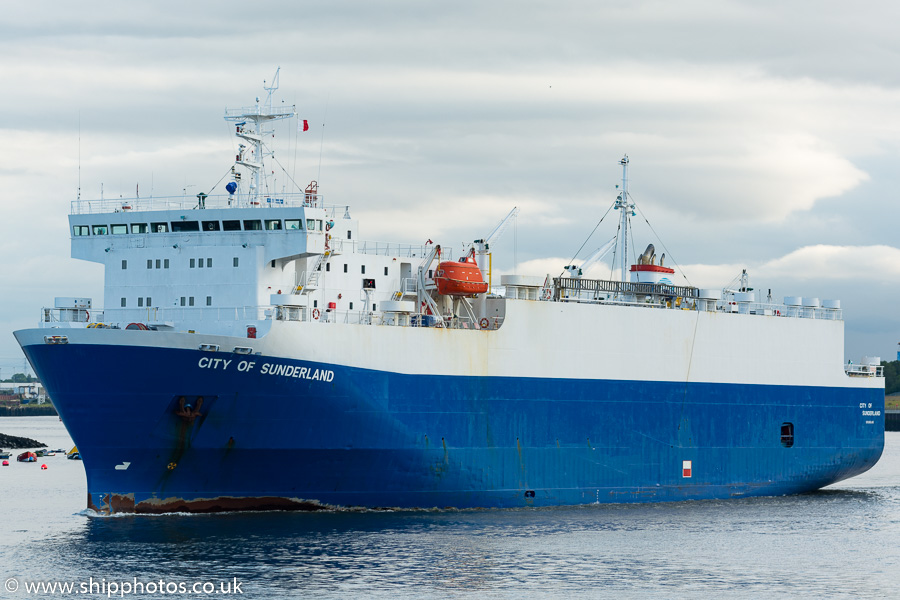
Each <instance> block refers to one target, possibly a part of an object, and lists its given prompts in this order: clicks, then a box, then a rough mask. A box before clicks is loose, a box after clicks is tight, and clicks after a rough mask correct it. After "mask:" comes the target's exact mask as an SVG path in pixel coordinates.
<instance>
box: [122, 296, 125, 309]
mask: <svg viewBox="0 0 900 600" xmlns="http://www.w3.org/2000/svg"><path fill="white" fill-rule="evenodd" d="M122 308H125V298H122Z"/></svg>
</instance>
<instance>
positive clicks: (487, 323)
mask: <svg viewBox="0 0 900 600" xmlns="http://www.w3.org/2000/svg"><path fill="white" fill-rule="evenodd" d="M478 324H479V325H481V328H482V329H487V328H488V327H489V326H490V325H491V322H490V321H488V319H487V317H482V318H481V320H480V321H478Z"/></svg>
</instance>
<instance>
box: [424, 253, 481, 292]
mask: <svg viewBox="0 0 900 600" xmlns="http://www.w3.org/2000/svg"><path fill="white" fill-rule="evenodd" d="M434 282H435V283H436V284H437V289H438V294H441V295H443V296H474V295H476V294H483V293H485V292H486V291H488V283H487V281H485V280H484V278H483V277H482V276H481V269H479V268H478V265H477V264H475V263H474V262H469V261H468V260H461V261H455V260H448V261H444V262H442V263H440V264H439V265H438V268H437V271H436V272H435V274H434Z"/></svg>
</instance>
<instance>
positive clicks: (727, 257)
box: [0, 1, 900, 377]
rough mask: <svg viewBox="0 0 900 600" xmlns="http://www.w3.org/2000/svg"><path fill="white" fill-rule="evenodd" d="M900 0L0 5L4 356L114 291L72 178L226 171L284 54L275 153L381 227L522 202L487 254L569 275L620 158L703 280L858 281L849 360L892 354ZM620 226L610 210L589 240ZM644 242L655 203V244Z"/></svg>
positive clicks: (9, 359) (399, 229)
mask: <svg viewBox="0 0 900 600" xmlns="http://www.w3.org/2000/svg"><path fill="white" fill-rule="evenodd" d="M48 5H49V6H50V8H48ZM898 13H900V7H898V6H897V5H895V3H889V2H869V3H865V4H864V5H858V6H851V5H849V4H847V3H843V2H827V1H826V2H792V3H778V2H759V1H754V2H727V1H726V2H722V1H716V2H701V1H688V2H630V3H618V2H615V3H614V2H598V1H592V2H572V1H569V2H566V1H563V2H559V1H557V2H503V1H496V2H491V3H483V2H455V3H453V4H452V5H445V4H441V5H438V4H436V3H433V4H425V3H421V2H382V3H377V4H376V3H370V2H351V1H337V2H328V3H304V4H302V5H300V4H297V3H293V2H268V3H265V5H262V9H260V10H256V9H254V10H253V11H248V10H247V5H246V3H239V2H228V1H226V2H191V3H173V2H157V3H153V4H147V5H144V6H131V5H130V4H128V3H116V2H90V1H88V2H86V3H79V4H77V5H75V4H71V3H64V2H49V3H39V4H34V5H33V6H24V5H22V4H17V5H15V6H12V7H7V9H6V10H5V15H4V20H3V23H0V50H2V52H3V56H4V57H5V59H4V61H2V63H0V75H2V81H3V82H4V86H3V88H4V93H3V94H2V96H0V106H2V108H3V109H4V110H3V114H5V115H6V119H4V124H3V130H4V131H3V134H4V140H5V144H3V146H2V149H0V157H2V161H0V183H2V187H3V190H4V195H3V198H2V200H0V223H2V228H3V229H2V236H0V252H2V256H3V258H4V260H3V261H2V266H0V280H2V281H3V282H4V285H3V286H2V287H3V289H2V291H0V306H2V307H3V309H4V310H3V311H2V317H0V321H2V322H0V375H3V376H4V377H5V376H7V375H8V374H10V373H11V372H12V371H13V370H21V367H20V365H21V358H20V357H21V353H20V352H19V350H18V347H17V346H16V344H15V340H14V339H13V337H12V335H11V332H12V331H13V330H14V329H18V328H23V327H29V326H33V325H35V324H36V322H37V320H38V317H39V310H40V308H41V307H42V306H49V305H52V303H53V298H54V297H55V296H88V297H93V298H95V299H96V300H100V299H101V297H102V293H101V290H102V277H103V273H102V268H101V267H99V266H98V265H94V264H89V263H82V262H80V261H75V260H72V259H70V258H69V237H68V228H67V224H66V216H67V214H68V211H69V206H70V202H71V201H73V200H74V199H75V198H76V195H77V193H78V187H79V182H80V186H81V195H82V198H97V197H99V196H100V193H101V186H102V190H103V194H104V196H105V197H116V196H118V195H120V194H121V195H123V196H125V197H129V196H132V195H133V194H134V192H135V189H136V187H137V186H140V190H141V193H142V195H144V194H149V193H150V192H151V190H152V192H153V193H154V194H156V195H180V194H181V193H183V191H184V190H186V193H190V194H194V193H196V192H198V191H209V189H211V188H212V186H213V185H214V184H215V183H216V182H217V181H218V180H219V178H220V177H221V176H222V174H223V173H225V171H226V170H227V169H228V168H229V167H230V165H231V163H230V161H231V159H232V157H233V154H234V151H233V148H234V146H233V141H232V138H231V136H230V128H229V127H228V125H227V124H226V123H225V121H224V120H223V119H222V114H223V111H224V108H225V107H226V106H240V105H245V104H248V103H250V102H252V101H253V98H254V97H255V96H256V95H259V94H261V93H262V81H263V80H264V79H267V80H271V77H272V75H273V73H274V72H275V69H276V67H278V66H280V67H281V88H280V90H279V98H281V99H284V100H285V101H286V102H287V103H289V104H296V105H297V107H298V113H299V115H300V117H301V118H306V119H308V120H309V122H310V125H311V127H310V131H309V132H307V134H304V135H303V136H300V137H299V138H296V139H295V136H294V135H293V133H292V130H291V129H290V126H288V125H285V126H284V128H283V129H282V130H279V134H278V135H280V136H282V137H281V139H282V140H283V141H284V144H285V145H284V146H281V149H280V150H279V154H278V155H277V157H278V158H279V162H281V164H282V165H284V166H285V168H286V169H287V170H288V172H289V173H291V174H293V175H294V177H295V179H296V180H297V181H299V182H300V183H302V184H305V183H306V182H308V181H309V180H311V179H318V180H319V181H320V186H321V187H320V189H321V190H322V192H323V194H324V195H325V198H326V202H328V203H333V204H349V205H350V206H351V210H352V211H353V214H354V216H356V217H359V218H360V220H361V229H362V231H361V233H362V235H363V237H364V238H367V239H373V240H395V241H410V242H420V241H424V240H425V239H428V238H432V239H434V240H435V241H441V242H442V243H444V244H449V245H454V246H457V247H461V244H462V242H466V241H471V240H473V239H475V238H478V237H482V236H484V235H485V234H486V233H488V232H489V231H490V230H491V229H492V228H493V227H494V225H496V223H497V222H498V221H499V220H500V219H501V218H502V217H503V216H504V215H505V214H506V213H507V212H508V211H509V209H510V208H511V207H512V206H519V207H520V208H521V209H522V212H521V213H520V216H519V218H518V221H517V224H516V227H515V230H514V231H513V233H507V235H506V236H505V237H504V239H503V241H502V242H501V243H500V244H499V245H497V246H496V247H495V254H494V264H495V266H497V267H498V269H501V270H505V271H508V272H511V271H512V270H518V271H519V272H523V273H528V274H536V275H543V274H545V273H547V272H558V271H559V270H561V267H562V266H563V265H565V264H568V261H569V260H570V259H571V258H572V254H573V253H574V252H575V251H576V250H577V249H578V248H579V247H580V246H581V245H582V242H584V240H585V238H587V236H588V235H589V234H590V232H591V230H592V229H593V227H594V225H595V224H596V223H597V221H598V220H599V219H600V217H601V216H602V215H603V213H604V212H605V211H606V209H607V208H608V207H609V205H610V204H611V203H612V201H613V200H614V198H615V193H616V190H615V186H616V184H617V183H618V180H619V177H620V168H619V165H618V161H619V159H620V158H621V157H622V155H624V154H628V155H629V157H630V159H631V173H630V175H631V182H630V191H631V193H632V195H633V197H634V199H635V201H636V202H637V203H638V206H639V207H640V208H641V211H642V213H643V214H644V215H646V217H647V219H648V220H649V221H650V223H651V224H652V226H653V229H654V230H655V231H656V233H658V234H659V236H660V238H661V239H662V244H664V245H665V247H666V248H667V249H668V250H669V251H670V253H668V254H669V256H670V257H672V258H674V260H675V261H676V262H677V264H678V265H679V266H680V267H681V271H682V272H683V273H684V274H685V276H686V278H687V280H688V281H689V282H690V283H692V284H694V285H698V286H702V287H721V286H723V285H725V284H726V283H728V282H729V281H730V280H731V279H733V278H734V277H735V276H736V275H738V274H739V273H740V271H741V269H743V268H746V269H748V271H749V272H750V275H751V282H752V283H753V284H754V286H755V287H757V288H760V289H764V290H768V289H769V288H771V289H772V290H773V295H774V296H776V297H777V298H781V297H783V296H815V297H819V298H823V299H825V298H829V299H831V298H837V299H840V300H841V301H842V304H843V307H844V318H845V323H846V353H847V358H850V359H853V360H856V359H858V358H859V357H861V356H862V355H864V354H869V355H881V356H882V357H884V358H889V359H890V358H895V357H896V351H897V349H898V348H900V347H898V346H897V342H898V341H900V314H898V309H897V300H896V299H897V297H898V295H900V242H898V239H897V225H898V223H900V205H898V202H897V189H898V183H900V181H898V179H900V177H898V174H897V173H898V170H897V165H898V159H900V118H898V116H897V110H896V107H897V106H898V105H900V104H898V101H900V71H898V70H897V68H896V57H897V55H898V54H900V42H898V38H897V36H896V33H895V30H894V25H895V23H896V22H897V21H898V17H900V14H898ZM79 155H80V158H79ZM288 183H289V182H288V179H287V177H286V176H283V177H281V178H280V179H279V178H278V177H277V176H276V177H275V178H274V180H273V182H272V185H273V186H277V187H278V188H281V187H282V186H283V185H286V184H288ZM221 192H222V190H214V193H221ZM640 223H643V221H642V220H640ZM614 232H615V225H614V224H613V223H610V224H609V227H608V228H607V227H606V223H604V224H603V225H601V227H600V228H599V230H598V232H597V234H595V236H596V237H595V238H592V239H591V240H589V241H588V243H587V244H586V245H585V247H584V250H583V251H582V256H586V255H587V254H589V253H590V252H591V251H592V250H593V249H595V248H596V247H598V246H600V245H602V243H603V242H604V241H605V240H606V239H608V238H609V237H610V236H611V235H613V234H614ZM651 242H652V243H654V244H656V245H657V247H660V242H659V240H658V239H657V238H656V236H655V235H654V234H653V232H652V231H650V230H649V229H648V228H646V227H644V228H643V229H642V228H641V227H640V224H639V225H638V226H637V227H636V229H635V244H636V246H641V248H638V249H637V252H638V253H640V252H641V251H642V250H643V247H644V246H646V244H647V243H651ZM593 275H595V276H598V277H606V276H608V275H609V265H608V264H607V265H606V266H603V265H600V266H598V267H597V269H596V270H595V272H594V273H593ZM16 365H19V368H18V369H16V368H15V367H16Z"/></svg>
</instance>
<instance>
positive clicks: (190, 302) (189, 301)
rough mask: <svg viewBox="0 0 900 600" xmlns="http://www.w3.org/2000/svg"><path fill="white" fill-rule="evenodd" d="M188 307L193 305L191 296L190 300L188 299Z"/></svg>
mask: <svg viewBox="0 0 900 600" xmlns="http://www.w3.org/2000/svg"><path fill="white" fill-rule="evenodd" d="M188 305H190V306H193V305H194V297H193V296H191V297H190V298H188Z"/></svg>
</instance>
